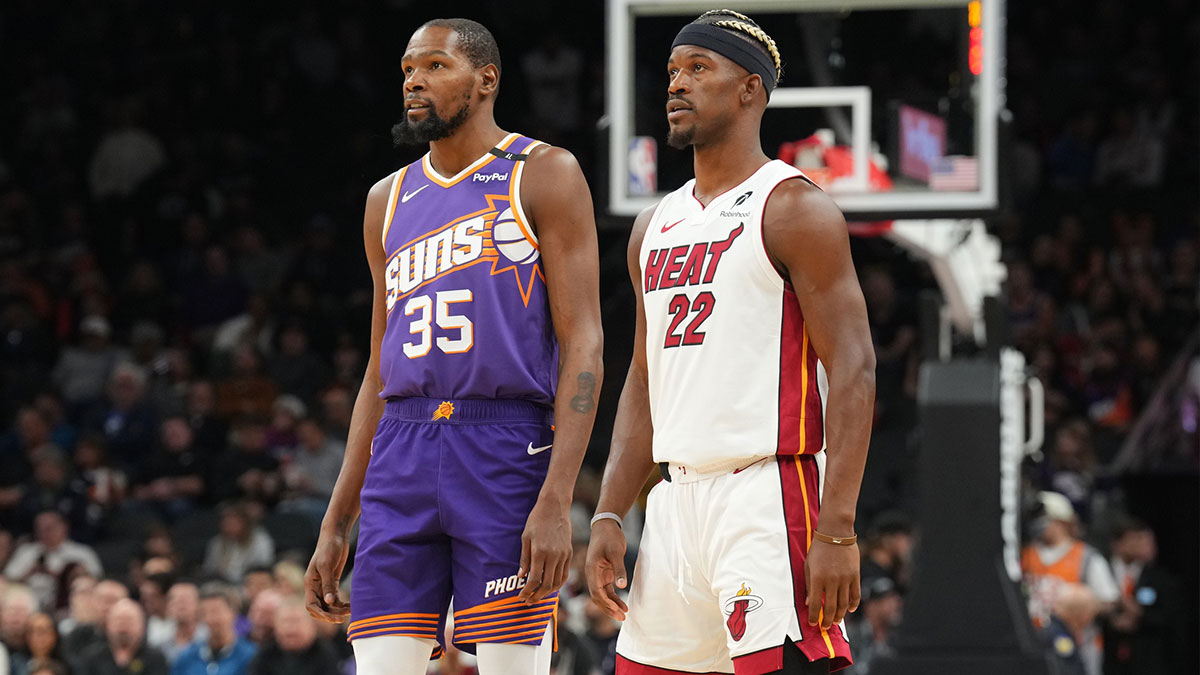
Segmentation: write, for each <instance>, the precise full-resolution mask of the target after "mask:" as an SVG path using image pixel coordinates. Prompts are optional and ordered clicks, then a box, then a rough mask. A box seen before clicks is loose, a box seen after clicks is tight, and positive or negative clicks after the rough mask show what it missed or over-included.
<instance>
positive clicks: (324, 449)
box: [281, 419, 346, 524]
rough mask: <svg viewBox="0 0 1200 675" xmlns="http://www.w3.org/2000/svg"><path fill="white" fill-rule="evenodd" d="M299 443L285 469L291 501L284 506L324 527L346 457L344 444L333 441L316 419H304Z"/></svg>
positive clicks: (300, 426)
mask: <svg viewBox="0 0 1200 675" xmlns="http://www.w3.org/2000/svg"><path fill="white" fill-rule="evenodd" d="M296 431H297V436H298V441H299V442H298V443H297V444H296V447H295V449H294V450H293V451H292V452H291V453H290V454H289V456H288V462H287V464H286V466H285V467H284V469H283V482H284V486H285V487H286V488H287V492H286V495H287V499H286V500H285V501H284V502H283V503H282V504H281V507H282V508H284V509H289V510H296V511H300V512H302V513H305V514H307V515H309V516H310V517H311V518H312V519H313V522H315V523H317V524H320V522H321V519H322V518H323V517H324V515H325V508H326V507H327V506H328V505H329V496H330V495H331V494H333V486H334V484H335V483H336V482H337V477H338V473H339V471H340V470H341V468H342V457H343V456H344V455H345V454H346V444H345V442H343V441H340V440H336V439H333V438H329V437H328V436H326V435H325V430H324V429H322V428H321V425H320V424H317V422H316V420H313V419H305V420H301V421H300V424H299V425H298V426H297V429H296Z"/></svg>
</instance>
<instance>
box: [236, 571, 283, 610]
mask: <svg viewBox="0 0 1200 675" xmlns="http://www.w3.org/2000/svg"><path fill="white" fill-rule="evenodd" d="M273 585H275V577H274V576H273V574H272V573H271V568H270V567H269V566H267V565H261V566H258V567H251V568H250V569H248V570H246V573H245V574H243V575H242V598H243V599H245V601H246V606H247V607H249V606H250V605H252V604H254V599H255V598H257V597H258V594H259V593H261V592H263V591H265V590H267V589H268V588H271V587H272V586H273Z"/></svg>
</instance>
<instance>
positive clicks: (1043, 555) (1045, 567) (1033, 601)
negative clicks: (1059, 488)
mask: <svg viewBox="0 0 1200 675" xmlns="http://www.w3.org/2000/svg"><path fill="white" fill-rule="evenodd" d="M1038 508H1039V511H1040V512H1035V513H1037V515H1036V516H1035V519H1034V521H1033V524H1032V526H1031V529H1032V530H1033V532H1034V534H1035V539H1034V541H1033V543H1031V544H1030V545H1028V546H1026V547H1025V550H1024V551H1023V552H1022V554H1021V567H1022V569H1023V570H1024V572H1025V583H1026V585H1027V587H1028V589H1029V616H1030V618H1032V619H1033V622H1034V625H1036V626H1038V627H1044V626H1045V625H1046V623H1047V621H1048V620H1049V617H1050V612H1051V611H1052V609H1053V607H1054V599H1055V598H1056V597H1057V596H1058V592H1059V590H1060V589H1061V588H1062V587H1063V585H1064V584H1079V583H1081V584H1085V585H1087V586H1088V587H1090V588H1091V589H1092V592H1093V594H1094V597H1095V599H1096V601H1097V602H1098V603H1099V605H1098V607H1097V611H1099V612H1105V611H1107V609H1108V608H1109V607H1111V606H1112V603H1114V602H1115V601H1116V600H1117V598H1118V596H1119V592H1118V590H1117V585H1116V582H1115V581H1114V580H1113V577H1112V571H1111V570H1110V569H1109V566H1108V562H1107V561H1105V559H1104V556H1102V555H1101V554H1100V553H1099V552H1098V551H1096V550H1095V549H1094V548H1092V547H1091V546H1089V545H1087V544H1086V543H1084V542H1083V541H1080V540H1079V538H1078V534H1077V532H1076V530H1077V525H1078V521H1077V518H1076V515H1075V509H1074V508H1073V507H1072V506H1071V502H1070V500H1068V499H1067V498H1066V497H1064V496H1063V495H1061V494H1058V493H1057V492H1042V493H1040V494H1039V496H1038Z"/></svg>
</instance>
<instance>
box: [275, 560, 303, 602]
mask: <svg viewBox="0 0 1200 675" xmlns="http://www.w3.org/2000/svg"><path fill="white" fill-rule="evenodd" d="M304 567H305V563H304V562H303V561H297V560H295V559H288V558H286V557H285V558H284V559H283V560H280V561H279V562H277V563H275V565H274V566H272V567H271V576H272V578H273V579H274V583H275V586H274V587H275V590H277V591H279V592H280V593H282V594H283V595H284V596H293V597H300V596H303V595H304Z"/></svg>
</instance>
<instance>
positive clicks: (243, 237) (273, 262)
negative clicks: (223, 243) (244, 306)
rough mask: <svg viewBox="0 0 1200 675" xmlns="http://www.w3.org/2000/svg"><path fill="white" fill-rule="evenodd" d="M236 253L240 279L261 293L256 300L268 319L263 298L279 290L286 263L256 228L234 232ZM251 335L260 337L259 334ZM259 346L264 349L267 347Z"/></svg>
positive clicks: (246, 228)
mask: <svg viewBox="0 0 1200 675" xmlns="http://www.w3.org/2000/svg"><path fill="white" fill-rule="evenodd" d="M234 251H235V252H234V259H235V262H234V266H235V268H236V269H237V272H238V276H239V277H241V278H242V279H244V280H245V281H246V285H248V286H249V287H250V290H251V291H253V292H254V293H256V294H258V295H257V296H256V298H257V301H258V302H259V304H260V305H261V310H262V311H261V315H262V316H263V317H266V316H269V313H268V312H267V311H266V310H267V307H266V302H265V300H264V299H263V298H264V297H265V296H269V295H272V294H274V293H275V292H276V291H278V290H279V283H280V280H281V279H282V278H283V272H284V264H283V260H282V259H281V257H280V256H279V254H278V253H277V252H276V251H274V250H273V249H271V248H270V247H269V246H267V241H266V238H265V237H264V236H263V233H262V232H260V231H259V230H257V229H255V228H253V227H243V228H241V229H239V230H238V231H237V232H236V233H235V235H234ZM254 300H255V299H254V298H252V299H251V303H250V304H251V305H253V304H254ZM252 313H253V312H252ZM251 335H252V336H253V337H255V338H257V337H258V335H259V334H256V333H252V334H251ZM251 341H252V342H254V341H256V340H255V339H252V340H251ZM215 346H216V345H214V347H215ZM257 346H259V347H260V348H262V347H263V346H264V345H261V344H260V345H257Z"/></svg>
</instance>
